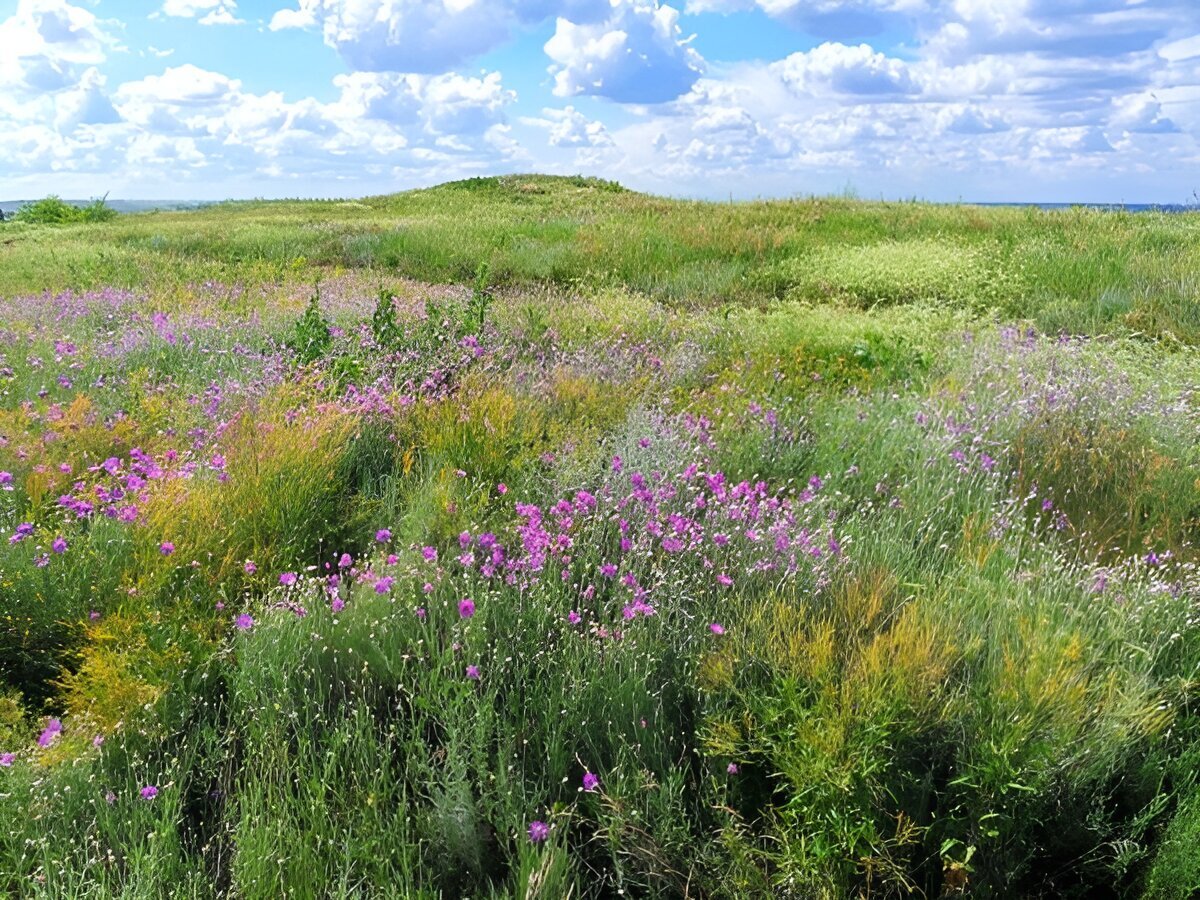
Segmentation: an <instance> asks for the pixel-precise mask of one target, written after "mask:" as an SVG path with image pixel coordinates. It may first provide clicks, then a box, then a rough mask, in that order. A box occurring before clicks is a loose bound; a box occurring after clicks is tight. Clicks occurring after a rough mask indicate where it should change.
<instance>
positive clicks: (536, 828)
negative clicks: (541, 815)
mask: <svg viewBox="0 0 1200 900" xmlns="http://www.w3.org/2000/svg"><path fill="white" fill-rule="evenodd" d="M548 837H550V826H549V825H547V824H546V823H545V822H543V821H541V820H540V819H534V820H533V821H532V822H530V823H529V840H531V841H532V842H533V843H535V844H540V843H541V842H542V841H544V840H546V838H548Z"/></svg>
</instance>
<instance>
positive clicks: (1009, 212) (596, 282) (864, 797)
mask: <svg viewBox="0 0 1200 900" xmlns="http://www.w3.org/2000/svg"><path fill="white" fill-rule="evenodd" d="M0 312H2V316H0V537H2V538H3V539H2V540H0V894H5V895H10V896H14V897H55V898H58V897H64V898H101V897H121V898H156V897H167V896H169V897H189V898H215V897H221V898H242V897H245V898H260V897H261V898H280V897H297V898H326V897H337V898H350V897H395V898H458V897H472V898H501V897H514V898H568V897H570V898H608V897H618V896H623V897H661V898H676V897H679V898H682V897H688V898H706V897H712V898H756V897H780V898H840V897H908V896H917V897H938V896H965V897H979V898H1008V897H1046V896H1056V897H1145V898H1187V897H1192V896H1196V895H1197V893H1198V892H1200V785H1198V778H1200V709H1198V708H1197V704H1198V703H1200V570H1198V569H1197V565H1198V563H1200V553H1198V551H1197V538H1198V537H1200V402H1198V398H1200V393H1198V391H1200V366H1198V359H1197V347H1198V346H1200V214H1195V213H1188V214H1179V215H1167V214H1158V213H1137V214H1133V213H1123V212H1100V211H1091V210H1084V209H1076V210H1063V211H1052V212H1047V211H1039V210H1033V209H1015V208H1013V209H1009V208H995V209H983V208H978V207H970V206H934V205H928V204H921V203H871V202H862V201H858V200H852V199H848V198H813V199H807V200H794V201H772V202H757V203H737V204H719V203H700V202H690V201H678V200H668V199H665V198H659V197H652V196H647V195H644V194H638V193H635V192H632V191H627V190H625V189H623V188H621V187H620V186H618V185H615V184H612V183H609V182H602V181H596V180H592V179H585V178H550V177H540V176H513V177H504V178H486V179H485V178H480V179H472V180H470V181H465V182H456V183H451V184H446V185H442V186H439V187H436V188H431V189H428V190H423V191H414V192H409V193H405V194H399V195H393V196H387V197H378V198H367V199H363V200H355V201H286V202H253V203H231V204H221V205H217V206H213V207H208V208H205V209H203V210H199V211H189V212H171V213H166V212H163V213H143V214H137V215H127V216H118V217H116V218H107V217H105V216H99V215H98V216H92V217H90V218H89V219H87V220H84V219H81V220H79V221H74V222H59V223H51V224H40V223H36V222H20V221H16V222H6V223H3V224H0Z"/></svg>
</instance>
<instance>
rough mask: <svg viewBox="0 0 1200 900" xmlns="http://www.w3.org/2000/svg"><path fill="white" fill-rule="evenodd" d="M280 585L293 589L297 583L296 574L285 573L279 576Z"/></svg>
mask: <svg viewBox="0 0 1200 900" xmlns="http://www.w3.org/2000/svg"><path fill="white" fill-rule="evenodd" d="M279 583H280V584H282V585H283V586H284V587H291V586H292V585H293V584H295V583H296V573H295V572H284V573H283V574H282V575H280V576H279Z"/></svg>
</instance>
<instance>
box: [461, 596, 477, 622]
mask: <svg viewBox="0 0 1200 900" xmlns="http://www.w3.org/2000/svg"><path fill="white" fill-rule="evenodd" d="M458 614H459V615H460V616H461V617H462V618H464V619H469V618H471V616H473V615H475V601H474V600H472V599H470V598H469V597H464V598H463V599H462V600H460V601H458Z"/></svg>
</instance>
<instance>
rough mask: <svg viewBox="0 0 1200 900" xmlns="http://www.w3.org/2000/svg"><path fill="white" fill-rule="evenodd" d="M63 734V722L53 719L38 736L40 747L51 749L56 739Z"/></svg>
mask: <svg viewBox="0 0 1200 900" xmlns="http://www.w3.org/2000/svg"><path fill="white" fill-rule="evenodd" d="M61 733H62V722H60V721H59V720H58V719H51V720H50V721H49V722H47V723H46V727H45V728H44V729H43V730H42V733H41V734H40V735H39V736H38V746H39V747H49V746H50V745H51V744H53V743H54V739H55V738H57V737H58V736H59V735H60V734H61Z"/></svg>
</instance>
